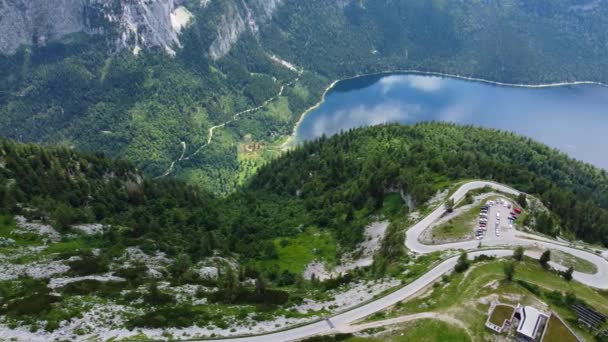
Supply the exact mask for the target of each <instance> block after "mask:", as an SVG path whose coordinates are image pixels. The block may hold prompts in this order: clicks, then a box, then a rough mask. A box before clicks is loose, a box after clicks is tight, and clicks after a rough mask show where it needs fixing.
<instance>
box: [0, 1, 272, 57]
mask: <svg viewBox="0 0 608 342" xmlns="http://www.w3.org/2000/svg"><path fill="white" fill-rule="evenodd" d="M216 2H218V3H219V4H218V6H221V7H222V11H220V12H219V15H218V18H217V21H218V25H217V31H216V35H215V37H214V40H213V43H212V45H211V46H210V48H209V55H210V56H212V57H213V58H214V59H218V58H220V57H223V56H224V55H225V54H226V53H228V51H229V50H230V48H231V47H232V45H234V44H235V43H236V41H237V40H238V38H239V36H240V35H241V34H242V33H243V32H246V31H250V32H254V33H255V32H257V31H258V30H259V25H260V23H262V22H264V21H266V20H267V19H269V18H270V17H271V16H272V14H273V12H274V11H275V9H276V7H277V6H278V5H279V3H280V2H281V0H270V1H262V0H249V1H216ZM185 3H186V1H184V0H152V1H149V0H136V1H109V0H76V1H73V0H59V1H45V0H17V1H9V0H3V1H2V2H0V11H1V12H2V16H1V17H0V32H2V35H1V36H0V52H1V53H3V54H11V53H14V52H15V51H16V50H17V49H18V48H19V47H20V46H22V45H44V44H45V43H47V42H48V41H52V40H58V39H61V38H63V37H65V36H66V35H69V34H72V33H77V32H83V33H86V34H90V35H105V36H106V38H107V39H108V41H109V42H111V43H112V45H113V46H114V47H115V48H116V49H130V50H132V51H133V52H134V53H136V54H137V53H139V51H140V50H141V49H142V48H151V47H160V48H162V49H164V50H165V51H166V52H167V53H169V54H171V55H174V54H175V49H176V48H179V47H181V43H180V39H179V34H180V32H181V31H182V29H183V28H184V26H186V25H187V24H188V22H189V21H190V20H192V18H193V15H192V13H191V12H190V11H189V10H188V9H186V7H184V6H183V5H184V4H185ZM209 5H213V6H215V4H212V3H211V0H200V1H198V2H197V3H194V4H192V2H191V6H192V7H194V8H196V7H198V8H201V9H204V8H206V7H208V6H209Z"/></svg>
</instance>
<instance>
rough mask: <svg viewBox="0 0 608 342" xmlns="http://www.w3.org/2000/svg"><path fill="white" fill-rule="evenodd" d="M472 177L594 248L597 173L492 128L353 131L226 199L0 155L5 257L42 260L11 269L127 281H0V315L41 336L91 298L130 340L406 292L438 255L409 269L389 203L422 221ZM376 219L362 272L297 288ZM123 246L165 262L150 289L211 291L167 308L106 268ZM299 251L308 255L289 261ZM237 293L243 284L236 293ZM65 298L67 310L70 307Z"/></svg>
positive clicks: (605, 184) (607, 226)
mask: <svg viewBox="0 0 608 342" xmlns="http://www.w3.org/2000/svg"><path fill="white" fill-rule="evenodd" d="M471 178H481V179H493V180H496V181H499V182H504V183H507V184H510V185H512V186H514V187H516V188H518V189H520V190H522V191H525V192H528V193H529V194H533V195H537V196H539V197H540V198H541V199H542V200H543V202H544V203H545V204H546V205H547V206H548V207H549V208H550V209H551V213H549V215H550V216H549V217H544V218H537V219H536V221H537V222H536V226H537V227H540V228H542V230H543V232H545V233H548V234H559V233H561V234H564V233H565V234H573V235H575V236H576V237H578V238H581V239H584V240H587V241H590V242H594V243H597V242H599V241H601V242H603V243H604V244H605V245H608V240H607V237H608V210H607V209H606V208H607V206H608V196H607V194H608V175H607V174H606V172H605V171H603V170H602V171H600V170H599V169H597V168H595V167H593V166H590V165H587V164H583V163H580V162H577V161H574V160H572V159H570V158H568V157H567V156H566V155H564V154H562V153H560V152H558V151H556V150H553V149H550V148H548V147H546V146H544V145H542V144H539V143H536V142H534V141H532V140H530V139H527V138H523V137H520V136H517V135H514V134H512V133H506V132H500V131H497V130H488V129H482V128H476V127H463V126H456V125H451V124H441V123H426V124H418V125H414V126H402V125H386V126H377V127H371V128H362V129H357V130H352V131H349V132H345V133H342V134H339V135H336V136H334V137H332V138H322V139H319V140H317V141H314V142H309V143H305V144H303V145H302V146H300V147H298V148H296V149H295V150H293V151H290V152H288V153H286V154H285V155H283V156H282V157H279V158H277V159H276V160H274V161H272V162H270V163H269V164H267V165H266V166H264V167H262V168H261V169H260V170H259V172H258V173H257V174H256V175H255V176H253V178H252V179H251V181H250V182H248V183H247V184H245V185H244V186H242V187H239V189H238V190H237V191H236V192H234V193H232V194H230V195H229V196H226V197H216V196H215V195H213V194H212V193H208V192H205V191H203V190H201V189H200V188H198V187H196V186H192V185H188V184H187V183H186V182H183V181H181V180H176V179H161V180H157V179H152V178H149V177H147V176H144V175H142V174H141V173H140V172H139V171H138V170H137V169H136V168H135V167H134V166H133V164H131V163H129V162H123V161H113V160H111V159H108V158H106V157H104V156H102V155H101V154H89V153H81V152H76V151H74V150H71V149H67V148H61V147H60V148H48V147H40V146H37V145H23V144H19V143H14V142H10V141H3V142H1V144H0V234H1V237H2V240H1V241H3V242H4V241H6V237H11V238H14V239H16V242H15V243H16V246H14V248H17V249H18V248H22V247H27V246H30V247H31V246H43V247H46V250H44V249H42V252H40V253H33V252H31V253H28V255H27V256H23V257H21V258H22V259H20V260H19V261H18V262H30V261H34V260H38V259H37V258H41V257H49V256H50V257H52V260H73V259H72V257H78V258H77V259H75V260H73V261H69V266H70V270H69V274H70V275H73V276H86V275H92V274H103V273H105V272H108V270H110V265H114V266H112V267H114V268H113V269H112V271H113V272H114V273H115V274H116V275H117V276H120V277H123V278H124V279H126V283H120V282H119V283H116V282H107V283H104V282H97V281H95V280H83V281H79V282H74V283H71V284H68V285H66V286H64V287H63V288H62V289H61V297H59V296H56V295H53V294H52V293H50V289H49V288H48V286H47V284H46V281H45V280H35V279H32V278H29V277H26V278H22V279H18V280H14V281H10V280H9V281H0V304H1V305H0V314H3V315H6V316H7V317H9V318H10V319H14V320H16V321H17V322H26V323H27V322H29V324H33V326H36V324H38V323H36V322H38V321H44V322H46V325H45V326H44V328H45V329H46V330H48V331H52V330H54V329H57V327H58V326H59V324H60V322H61V321H63V320H66V319H70V318H72V317H75V316H78V315H79V314H80V312H82V311H83V310H87V309H86V307H87V305H90V303H88V302H83V300H82V298H88V297H82V296H91V295H93V296H96V297H98V298H103V300H111V301H113V302H115V303H119V304H121V305H129V306H133V307H135V308H139V309H140V310H141V313H140V314H137V315H132V316H130V317H131V318H130V319H129V320H128V321H127V322H126V323H125V324H126V326H127V327H129V328H136V327H151V328H158V327H187V326H190V325H192V324H198V325H200V326H205V325H208V324H210V323H213V324H215V325H217V326H225V325H226V323H225V320H226V317H227V315H234V312H232V311H229V312H224V311H222V310H227V309H226V305H228V306H230V305H237V304H238V305H242V307H241V309H240V311H239V312H238V315H237V316H236V317H237V318H238V319H242V317H245V316H247V314H248V313H249V312H252V313H255V315H257V316H256V317H258V318H257V319H259V320H264V319H269V318H270V317H272V314H273V313H277V312H281V310H283V309H284V308H287V307H289V306H290V305H293V304H294V303H300V302H301V301H302V300H303V298H309V297H310V296H313V297H317V296H319V298H324V297H323V296H324V295H326V292H327V291H329V290H332V289H336V288H337V287H339V286H340V285H342V284H344V283H348V282H352V281H353V280H355V279H377V278H378V277H381V276H382V275H391V276H400V277H402V280H404V281H408V280H411V279H413V278H415V277H417V276H418V275H420V274H421V273H423V272H424V270H425V269H426V267H427V266H429V265H430V264H431V263H432V262H433V261H435V260H437V259H436V258H437V257H438V256H437V255H427V256H424V257H419V258H417V259H416V262H415V263H409V260H410V259H409V257H408V256H407V254H406V251H405V248H404V235H403V233H404V230H405V229H407V227H408V224H411V222H409V220H407V218H406V217H405V214H407V212H408V210H411V209H413V208H408V207H407V206H405V204H404V203H403V201H400V200H398V201H395V198H397V199H399V198H400V197H399V196H395V193H396V192H401V191H403V192H404V193H405V194H409V195H411V197H412V199H413V200H414V202H415V204H416V205H417V206H422V207H424V204H425V202H426V201H427V200H428V199H429V198H430V197H432V196H433V195H434V194H435V193H436V191H437V190H443V189H446V188H450V186H451V185H453V184H454V183H455V182H458V181H461V180H464V179H471ZM14 215H22V216H25V217H27V218H28V219H30V220H39V221H41V222H43V223H50V224H51V225H52V226H53V227H55V228H56V229H57V230H58V231H59V232H60V234H61V239H60V241H58V242H56V243H54V244H50V245H44V243H43V242H42V241H41V238H40V237H39V236H37V235H33V234H30V235H25V236H20V237H18V238H17V235H11V234H10V232H11V229H13V228H11V227H15V222H14V219H13V217H14ZM379 217H383V218H386V219H389V220H390V221H391V224H390V225H389V227H388V231H387V237H386V238H385V240H384V241H383V243H382V245H381V247H380V250H379V252H378V253H377V254H376V256H375V259H374V264H373V265H372V266H371V267H368V268H365V269H357V270H355V271H353V272H352V273H348V274H346V275H343V276H340V277H337V278H330V279H328V280H324V281H322V282H321V281H318V280H315V279H314V278H313V279H311V280H304V278H303V277H302V269H303V267H305V266H306V264H307V263H308V262H310V261H312V260H314V258H315V257H323V258H324V260H325V261H328V262H331V261H332V260H333V262H335V260H337V259H338V258H339V257H340V254H343V253H345V252H348V251H352V250H353V249H354V248H355V247H356V245H357V243H359V242H361V241H362V239H363V234H362V232H363V229H364V227H365V226H366V225H367V224H369V223H370V222H372V221H376V220H378V218H379ZM547 222H550V223H547ZM81 223H103V224H104V225H105V226H106V229H105V230H104V231H103V233H102V234H99V235H89V236H83V235H82V234H79V233H77V232H76V230H75V229H74V227H73V226H74V225H75V224H81ZM539 225H540V226H539ZM7 234H8V235H7ZM128 247H139V248H140V249H141V250H142V251H143V252H144V253H147V254H149V255H154V253H156V252H157V251H161V252H165V253H166V255H167V256H168V257H169V258H170V259H169V260H170V264H169V265H168V267H167V272H166V274H163V275H162V279H163V280H166V281H168V282H170V284H171V285H172V286H182V285H188V284H195V285H197V286H199V285H200V286H214V287H217V288H218V289H219V290H218V291H216V292H210V293H207V292H205V291H203V292H201V293H199V292H197V293H196V294H195V297H196V298H205V299H206V300H207V304H205V305H202V306H201V305H198V306H197V305H193V304H192V303H190V302H186V303H184V302H176V299H175V297H174V296H173V295H171V294H170V293H168V292H167V290H166V289H165V290H163V289H160V288H159V285H158V284H157V281H158V280H155V279H154V278H152V277H150V276H149V275H147V272H146V271H147V268H146V266H145V265H143V264H140V263H137V262H136V263H133V264H129V265H130V266H121V267H117V266H115V264H113V261H115V260H117V259H118V258H120V257H121V256H123V255H124V253H125V251H126V249H127V248H128ZM7 248H8V249H7ZM10 248H13V247H6V246H4V247H0V249H2V252H3V253H10V251H14V249H10ZM307 249H310V251H315V253H317V254H311V256H310V257H309V256H306V255H303V254H299V255H294V254H290V253H288V252H292V251H306V250H307ZM94 250H97V252H95V253H93V251H94ZM299 253H302V252H299ZM309 253H312V252H309ZM40 254H42V255H40ZM9 255H10V254H9ZM212 256H214V257H220V256H221V257H227V258H229V259H230V260H235V261H236V265H237V266H235V267H233V266H223V267H221V268H220V270H221V272H222V273H221V274H219V277H218V278H217V279H205V278H201V276H200V275H199V273H197V272H196V271H195V265H199V262H201V261H205V260H209V259H210V258H209V257H212ZM295 258H299V259H295ZM211 259H213V258H211ZM298 262H300V263H303V264H297V263H298ZM294 263H295V265H294ZM406 265H408V266H406ZM404 267H408V269H407V270H408V272H407V275H406V276H404ZM246 279H254V280H255V284H254V285H252V284H251V283H249V284H248V285H243V283H245V282H244V281H245V280H246ZM142 286H143V287H144V288H145V290H143V291H142V290H141V288H142ZM79 298H80V299H79ZM74 300H78V302H79V303H81V304H79V305H81V306H78V307H74V304H73V301H74ZM68 303H72V304H69V306H66V305H68ZM289 315H291V316H290V317H299V316H298V314H297V313H293V312H291V313H289ZM239 317H240V318H239Z"/></svg>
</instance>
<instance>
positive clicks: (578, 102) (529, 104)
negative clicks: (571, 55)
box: [296, 75, 608, 169]
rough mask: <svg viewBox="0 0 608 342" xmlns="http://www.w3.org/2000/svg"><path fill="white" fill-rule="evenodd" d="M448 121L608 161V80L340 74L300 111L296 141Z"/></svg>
mask: <svg viewBox="0 0 608 342" xmlns="http://www.w3.org/2000/svg"><path fill="white" fill-rule="evenodd" d="M433 120H434V121H447V122H454V123H458V124H473V125H478V126H483V127H489V128H498V129H502V130H507V131H513V132H516V133H519V134H521V135H525V136H528V137H531V138H534V139H535V140H538V141H540V142H543V143H545V144H547V145H549V146H552V147H555V148H557V149H559V150H561V151H563V152H566V153H568V154H569V155H570V156H572V157H574V158H576V159H580V160H584V161H587V162H590V163H592V164H594V165H597V166H599V167H603V168H605V169H608V152H607V151H606V150H607V149H608V88H606V87H601V86H593V85H576V86H563V87H552V88H521V87H508V86H496V85H491V84H487V83H480V82H471V81H465V80H459V79H454V78H445V77H435V76H420V75H385V76H365V77H360V78H356V79H352V80H347V81H342V82H339V83H338V84H336V86H335V87H334V88H333V89H332V90H330V91H329V92H328V93H327V96H326V98H325V102H323V103H322V104H321V105H320V106H319V107H318V108H316V109H314V110H313V111H311V112H310V113H308V114H307V116H306V117H305V118H304V119H303V121H302V122H301V124H300V125H299V126H298V129H297V131H296V137H297V140H298V141H299V142H301V141H304V140H310V139H314V138H318V137H320V136H321V135H322V134H325V135H328V136H330V135H333V134H335V133H338V132H340V131H341V130H346V129H349V128H355V127H361V126H371V125H378V124H382V123H387V122H400V123H405V124H412V123H416V122H421V121H433Z"/></svg>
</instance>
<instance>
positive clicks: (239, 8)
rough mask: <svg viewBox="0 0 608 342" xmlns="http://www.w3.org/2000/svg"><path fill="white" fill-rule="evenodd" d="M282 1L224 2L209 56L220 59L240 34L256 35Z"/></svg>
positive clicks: (251, 0) (249, 0) (250, 0)
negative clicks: (247, 32) (249, 33)
mask: <svg viewBox="0 0 608 342" xmlns="http://www.w3.org/2000/svg"><path fill="white" fill-rule="evenodd" d="M282 1H283V0H248V1H244V0H243V1H234V2H226V4H225V6H226V7H225V10H224V14H223V15H222V16H221V18H220V25H218V27H217V36H216V38H215V40H214V41H213V43H212V44H211V46H210V47H209V56H210V57H211V58H212V59H214V60H217V59H220V58H222V57H223V56H225V55H226V54H227V53H228V52H230V49H231V48H232V46H233V45H234V44H235V43H236V42H237V41H238V39H239V37H240V36H241V34H243V33H245V32H246V31H249V32H251V33H253V34H256V33H257V32H258V30H259V26H260V25H261V24H263V23H264V22H266V21H267V20H268V19H270V18H271V17H272V14H273V13H274V11H275V10H276V8H277V7H278V6H279V5H280V4H281V2H282Z"/></svg>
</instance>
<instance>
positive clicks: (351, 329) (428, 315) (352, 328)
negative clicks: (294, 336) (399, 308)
mask: <svg viewBox="0 0 608 342" xmlns="http://www.w3.org/2000/svg"><path fill="white" fill-rule="evenodd" d="M419 319H436V320H439V321H443V322H446V323H449V324H452V325H455V326H457V327H459V328H461V329H463V330H464V331H466V332H467V334H468V335H469V336H470V337H471V338H473V334H471V332H470V331H469V329H468V328H467V326H466V324H464V323H463V322H462V321H461V320H458V319H456V318H454V317H452V316H450V315H447V314H444V313H439V312H421V313H417V314H413V315H407V316H400V317H396V318H390V319H385V320H382V321H376V322H369V323H363V324H350V325H347V326H341V327H337V328H336V330H338V332H340V333H344V334H352V333H356V332H359V331H363V330H367V329H371V328H379V327H384V326H388V325H395V324H401V323H406V322H411V321H415V320H419ZM332 333H336V331H332Z"/></svg>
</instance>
